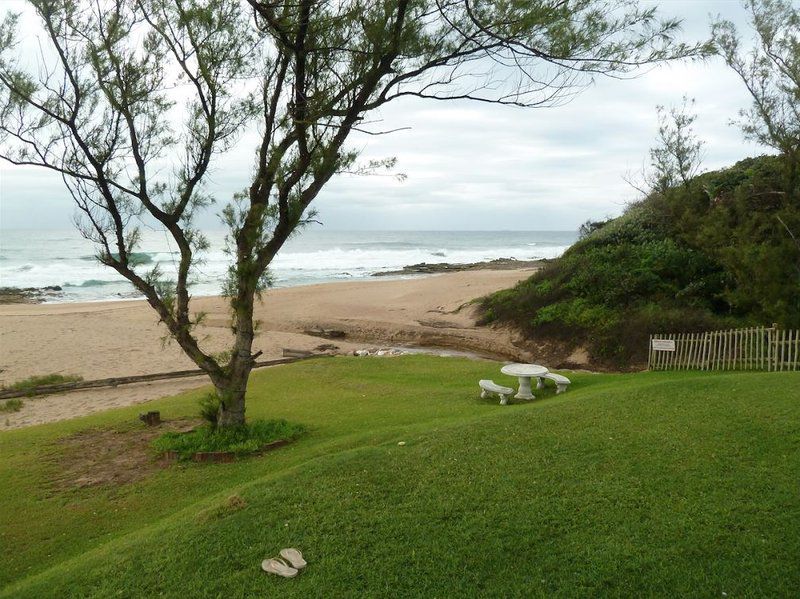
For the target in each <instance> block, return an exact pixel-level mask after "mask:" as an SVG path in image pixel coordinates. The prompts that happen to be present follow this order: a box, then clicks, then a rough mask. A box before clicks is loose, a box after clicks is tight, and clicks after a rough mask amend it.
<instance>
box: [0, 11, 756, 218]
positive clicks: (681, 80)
mask: <svg viewBox="0 0 800 599" xmlns="http://www.w3.org/2000/svg"><path fill="white" fill-rule="evenodd" d="M643 4H657V5H658V7H659V11H660V13H661V14H662V15H663V16H665V17H679V18H681V19H683V31H682V33H681V34H680V37H681V39H683V40H685V41H689V42H693V41H701V40H704V39H705V38H707V36H708V30H709V21H710V18H711V16H712V15H713V16H716V15H722V16H724V17H725V18H728V19H731V20H732V21H734V22H735V23H736V24H737V25H738V27H739V29H740V31H743V32H745V33H746V15H745V12H744V10H743V8H742V7H741V5H740V4H739V2H738V1H733V0H731V1H720V0H716V1H706V0H695V1H691V0H690V1H684V0H663V1H660V2H643ZM21 5H22V3H21V2H20V1H19V0H0V14H2V13H4V12H5V10H18V9H19V7H20V6H21ZM684 95H687V96H689V97H693V98H695V100H696V105H695V109H696V112H697V121H696V123H695V130H696V133H697V135H698V137H699V138H700V139H702V140H704V141H705V148H704V149H705V155H704V161H703V165H702V169H703V170H712V169H716V168H720V167H723V166H726V165H730V164H732V163H734V162H735V161H737V160H740V159H742V158H744V157H747V156H753V155H758V154H762V153H765V152H766V151H767V150H766V149H765V148H761V147H758V146H756V145H754V144H752V143H748V142H745V141H744V140H743V138H742V135H741V132H740V131H739V129H738V128H737V127H736V126H733V125H731V121H732V119H735V118H736V116H737V113H738V111H739V110H740V109H742V108H746V107H747V106H748V105H749V103H750V98H749V96H748V94H747V91H746V89H745V88H744V86H743V84H742V83H741V81H740V80H739V79H738V78H737V77H736V75H735V74H734V73H733V71H731V70H730V69H729V68H728V67H727V66H726V65H725V64H724V63H723V62H722V60H721V59H719V58H712V59H709V60H707V61H705V62H696V63H686V62H684V63H671V64H668V65H664V66H661V67H658V68H653V69H651V70H649V71H647V72H644V73H642V74H641V75H640V76H639V77H637V78H635V79H632V80H616V79H602V78H600V79H598V80H597V81H596V82H595V84H593V85H592V86H591V87H589V88H588V89H586V90H585V91H583V92H582V93H581V95H580V96H578V97H577V98H576V99H574V100H573V101H572V102H570V103H569V104H567V105H565V106H560V107H550V108H533V109H522V108H513V107H503V106H492V105H487V104H482V103H480V104H479V103H470V102H462V101H459V102H435V101H425V100H418V99H413V100H402V101H398V102H395V103H391V104H389V105H386V106H384V107H383V108H382V109H381V111H380V114H378V115H373V116H377V117H378V118H380V119H382V121H383V122H382V123H381V128H383V129H387V130H389V129H397V128H404V130H402V131H398V132H396V133H392V134H390V135H385V136H377V137H375V136H367V135H363V134H355V135H354V136H353V137H352V138H351V146H352V147H354V148H357V149H360V150H361V152H362V155H361V158H362V160H365V161H366V160H369V159H378V158H386V157H396V158H397V170H398V171H399V172H402V173H404V174H405V175H406V176H407V178H406V179H405V180H404V181H402V182H401V181H398V180H397V179H396V178H393V177H386V176H367V177H365V176H352V175H341V176H338V177H337V178H335V179H334V180H332V181H331V182H330V183H329V184H328V185H327V186H326V188H324V189H323V191H322V192H321V193H320V195H319V197H318V199H317V200H316V201H315V203H314V207H315V208H316V209H317V211H318V212H319V215H318V220H319V221H321V222H322V223H323V226H324V227H325V228H326V229H333V230H540V231H541V230H575V229H577V227H578V226H579V225H580V224H581V223H583V222H585V221H587V220H597V219H601V218H606V217H611V216H616V215H618V214H620V213H621V211H622V210H623V209H624V207H625V205H626V204H627V203H629V202H631V201H634V200H635V199H637V193H638V192H636V191H635V190H634V189H633V188H632V187H631V186H630V185H629V184H628V183H626V182H625V180H624V179H625V178H626V177H627V176H629V175H631V174H634V173H637V172H639V171H641V169H642V167H643V165H644V163H645V162H646V159H647V155H648V149H649V148H650V147H652V146H653V144H654V143H655V136H656V132H657V126H658V121H657V114H656V105H664V106H667V107H669V106H671V105H678V104H680V102H681V99H682V97H683V96H684ZM405 128H407V129H405ZM252 151H253V143H252V140H249V139H248V138H244V139H243V140H242V142H241V143H239V144H238V145H237V146H236V147H234V148H233V149H232V150H231V151H230V152H229V153H228V154H226V155H224V156H221V157H219V158H218V159H217V160H216V162H215V164H214V168H213V170H212V173H211V179H210V186H209V190H210V191H211V192H212V193H213V194H214V196H215V197H216V198H217V208H216V210H215V211H214V210H212V211H211V212H210V213H208V214H206V215H203V216H202V217H201V224H202V225H203V226H205V227H208V228H221V225H220V223H219V220H218V218H217V216H216V212H218V211H219V209H220V207H221V206H222V205H223V204H224V203H225V202H227V201H228V200H229V199H230V197H231V195H232V194H233V193H234V192H235V191H237V190H240V189H242V188H244V187H246V186H247V185H248V178H249V174H250V172H251V165H252V155H253V153H252ZM73 213H74V207H73V204H72V200H71V198H70V196H69V194H68V193H67V191H66V189H65V188H64V187H63V183H62V181H61V179H60V177H59V176H56V175H54V174H52V173H48V172H45V171H43V170H42V169H37V168H35V167H27V168H26V167H15V166H12V165H9V164H8V163H6V162H3V161H2V160H0V230H3V229H25V228H39V229H41V228H48V229H68V228H70V227H71V226H72V216H73Z"/></svg>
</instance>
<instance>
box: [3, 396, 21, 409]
mask: <svg viewBox="0 0 800 599" xmlns="http://www.w3.org/2000/svg"><path fill="white" fill-rule="evenodd" d="M22 406H23V402H22V400H21V399H16V398H15V399H7V400H5V401H1V402H0V412H19V411H20V410H21V409H22Z"/></svg>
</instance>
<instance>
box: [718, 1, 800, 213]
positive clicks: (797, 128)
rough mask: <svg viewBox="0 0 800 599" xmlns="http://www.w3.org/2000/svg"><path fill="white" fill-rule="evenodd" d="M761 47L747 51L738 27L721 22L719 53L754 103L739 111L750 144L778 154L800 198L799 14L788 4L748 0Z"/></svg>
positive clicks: (791, 187) (789, 183) (792, 194)
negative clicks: (755, 143) (751, 141)
mask: <svg viewBox="0 0 800 599" xmlns="http://www.w3.org/2000/svg"><path fill="white" fill-rule="evenodd" d="M744 6H745V8H746V9H747V11H748V14H749V19H750V25H751V26H752V28H753V30H754V32H755V34H756V37H757V45H756V46H755V47H754V48H753V49H752V50H750V51H749V52H746V51H744V50H743V49H742V40H741V38H740V37H739V33H738V31H737V30H736V26H735V25H734V24H733V23H732V22H731V21H729V20H725V19H721V18H717V19H716V21H714V22H713V23H712V35H713V39H714V42H715V44H716V48H717V51H718V52H719V54H720V55H721V56H722V57H723V58H724V59H725V62H726V63H727V64H728V66H729V67H731V68H732V69H733V70H734V71H735V72H736V74H737V75H738V76H739V78H740V79H741V80H742V81H743V82H744V84H745V86H747V90H748V91H749V92H750V95H751V96H752V97H753V103H752V105H751V107H750V108H749V109H747V110H742V111H741V112H740V117H741V120H740V121H739V125H740V126H741V128H742V131H743V132H744V134H745V136H746V137H747V138H748V139H751V140H753V141H756V142H758V143H760V144H763V145H765V146H768V147H771V148H774V149H776V150H778V151H779V152H780V153H781V155H782V156H783V158H784V161H785V164H786V193H787V195H788V196H789V198H790V199H791V198H792V197H793V198H795V199H796V198H798V197H800V195H798V194H800V189H798V188H799V187H800V174H799V173H800V9H798V6H797V4H796V3H792V2H791V1H790V0H746V2H745V3H744Z"/></svg>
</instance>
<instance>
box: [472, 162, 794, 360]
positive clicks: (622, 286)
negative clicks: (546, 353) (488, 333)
mask: <svg viewBox="0 0 800 599" xmlns="http://www.w3.org/2000/svg"><path fill="white" fill-rule="evenodd" d="M782 181H783V166H782V161H781V160H780V158H779V157H776V156H762V157H760V158H750V159H747V160H743V161H741V162H739V163H737V164H736V165H734V166H733V167H731V168H728V169H724V170H721V171H715V172H710V173H704V174H702V175H699V176H696V177H694V178H693V179H691V180H689V181H688V182H687V183H686V184H682V185H679V186H677V187H671V188H669V189H668V190H666V191H665V192H664V193H654V194H652V195H651V196H650V197H648V198H647V199H646V200H644V201H642V202H639V203H637V204H634V205H632V206H631V207H630V208H628V209H627V210H626V211H625V213H624V214H623V215H622V216H621V217H619V218H617V219H613V220H610V221H607V222H604V223H594V224H592V225H590V226H587V227H586V229H585V230H584V232H585V236H584V237H583V239H581V240H580V241H578V242H577V243H576V244H575V245H574V246H572V247H571V248H570V249H569V250H568V251H567V252H565V254H564V255H563V256H562V257H561V258H560V259H558V260H555V261H553V262H551V263H550V264H548V265H547V266H546V267H545V268H544V269H543V270H542V271H540V272H538V273H536V274H535V275H533V276H532V277H531V278H529V279H528V280H526V281H523V282H521V283H520V284H518V285H517V286H516V287H514V288H513V289H509V290H504V291H500V292H498V293H495V294H493V295H491V296H489V297H487V298H485V299H484V300H483V302H482V309H483V320H484V322H505V323H512V324H513V325H515V326H516V327H518V328H519V329H521V330H522V331H524V332H525V333H526V334H528V335H529V336H530V337H532V338H538V339H542V338H545V339H557V340H559V341H561V342H563V343H565V344H568V345H584V344H585V345H587V346H588V348H589V350H590V353H591V355H592V357H593V358H594V359H595V360H597V361H598V362H607V363H610V364H612V365H623V364H629V363H630V362H631V361H632V362H634V363H635V362H637V361H638V362H641V361H642V360H643V359H645V358H646V352H647V339H648V335H649V334H650V333H656V332H678V333H679V332H689V331H703V330H710V329H717V328H727V327H734V326H740V325H748V324H771V323H773V322H774V323H778V324H780V325H782V326H786V327H797V326H800V293H799V292H798V289H800V247H799V246H798V245H797V244H796V243H795V240H794V239H793V238H792V236H791V235H789V234H788V233H787V229H786V226H788V227H789V228H790V229H791V230H800V204H798V203H797V202H794V201H789V199H787V196H786V194H783V193H781V189H782Z"/></svg>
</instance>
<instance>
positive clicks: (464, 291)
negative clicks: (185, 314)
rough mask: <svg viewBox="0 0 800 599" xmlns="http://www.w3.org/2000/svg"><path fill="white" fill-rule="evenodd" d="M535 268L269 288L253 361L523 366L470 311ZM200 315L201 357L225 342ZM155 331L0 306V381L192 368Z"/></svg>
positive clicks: (220, 329)
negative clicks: (318, 331)
mask: <svg viewBox="0 0 800 599" xmlns="http://www.w3.org/2000/svg"><path fill="white" fill-rule="evenodd" d="M532 272H533V271H532V270H530V269H526V270H497V271H493V270H483V271H469V272H456V273H448V274H443V275H434V276H428V277H419V278H413V279H402V280H389V281H387V280H380V281H362V282H343V283H327V284H323V285H310V286H304V287H290V288H284V289H275V290H270V291H268V292H266V293H265V294H264V298H263V302H262V303H261V304H260V305H259V306H258V308H257V310H256V313H257V317H258V318H259V319H260V320H261V321H262V323H263V325H262V329H261V330H262V332H261V333H260V334H259V335H258V337H257V339H256V342H255V348H256V349H257V350H261V351H262V352H263V356H262V357H261V358H260V359H270V358H277V357H281V355H282V351H283V348H293V349H302V350H313V349H315V348H316V347H318V346H319V345H321V344H324V343H334V344H335V345H336V346H338V348H339V349H338V351H339V352H340V353H350V352H352V351H353V350H355V349H362V348H365V347H371V346H372V347H374V346H375V345H383V346H388V345H422V346H437V347H449V348H456V349H466V350H473V351H479V352H482V353H486V354H492V355H497V356H518V357H519V358H524V357H525V355H524V352H521V350H519V349H518V348H516V346H515V345H514V343H513V339H512V335H511V333H509V332H508V331H505V330H499V329H492V328H486V327H477V326H475V317H474V312H473V309H472V307H471V306H469V305H468V304H469V302H470V301H471V300H473V299H475V298H478V297H481V296H483V295H486V294H487V293H490V292H492V291H496V290H499V289H504V288H507V287H510V286H512V285H514V284H515V283H516V282H518V281H519V280H521V279H524V278H527V277H528V276H530V275H531V273H532ZM192 308H193V309H194V310H197V311H201V310H202V311H205V312H207V313H208V317H207V320H206V321H205V324H204V326H203V327H202V328H201V329H200V330H199V332H198V334H199V335H200V337H201V338H202V339H203V341H202V346H203V348H204V349H206V350H208V351H212V352H218V351H222V350H223V349H225V348H226V346H227V344H228V343H229V342H230V339H231V333H230V330H229V329H228V315H227V307H226V303H225V301H224V300H223V299H221V298H213V297H206V298H198V299H196V300H193V301H192ZM312 328H335V329H340V330H343V331H345V333H346V335H347V336H346V338H345V339H343V340H339V339H337V340H334V341H328V340H325V339H321V338H319V337H314V336H310V335H306V334H303V331H304V330H307V329H312ZM164 335H165V330H164V329H163V327H160V326H159V325H158V323H157V321H156V316H155V312H153V310H152V309H151V308H150V307H149V306H148V305H147V304H146V303H145V302H143V301H120V302H96V303H83V304H39V305H20V304H9V305H3V306H0V382H2V383H3V384H10V383H13V382H14V381H17V380H20V379H23V378H26V377H29V376H32V375H43V374H50V373H58V374H77V375H80V376H82V377H84V378H85V379H98V378H106V377H112V376H129V375H136V374H148V373H154V372H166V371H171V370H183V369H189V368H193V367H194V365H193V364H192V363H191V361H190V360H189V359H188V358H186V357H185V356H184V355H183V353H182V351H181V350H180V348H178V347H177V345H176V344H174V343H171V344H166V345H163V344H162V338H163V337H164ZM206 382H207V379H205V378H204V377H198V378H197V379H181V380H177V381H164V382H154V383H142V384H135V385H125V386H120V387H117V388H111V389H93V390H86V391H75V392H72V393H68V394H63V395H52V396H47V397H41V398H30V399H25V400H24V406H23V408H22V410H20V411H19V412H16V413H10V414H0V431H2V430H4V429H10V428H19V427H22V426H30V425H33V424H41V423H45V422H52V421H56V420H63V419H67V418H73V417H75V416H80V415H83V414H89V413H92V412H97V411H100V410H107V409H110V408H114V407H120V406H126V405H132V404H137V403H141V402H144V401H148V400H151V399H155V398H158V397H163V396H165V395H170V394H174V393H177V392H179V391H183V390H185V389H190V388H193V387H197V386H201V385H204V384H206Z"/></svg>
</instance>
